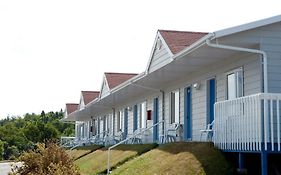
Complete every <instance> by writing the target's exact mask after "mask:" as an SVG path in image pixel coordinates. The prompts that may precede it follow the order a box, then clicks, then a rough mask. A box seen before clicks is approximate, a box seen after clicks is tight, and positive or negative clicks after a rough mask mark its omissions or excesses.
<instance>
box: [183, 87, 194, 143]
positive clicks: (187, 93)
mask: <svg viewBox="0 0 281 175" xmlns="http://www.w3.org/2000/svg"><path fill="white" fill-rule="evenodd" d="M183 130H184V140H186V141H187V140H192V86H191V85H190V86H187V87H186V88H184V129H183Z"/></svg>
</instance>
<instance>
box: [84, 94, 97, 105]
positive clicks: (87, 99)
mask: <svg viewBox="0 0 281 175" xmlns="http://www.w3.org/2000/svg"><path fill="white" fill-rule="evenodd" d="M81 93H82V96H83V99H84V104H85V105H86V104H88V103H90V102H91V101H93V100H94V99H96V98H98V96H99V94H100V92H99V91H81Z"/></svg>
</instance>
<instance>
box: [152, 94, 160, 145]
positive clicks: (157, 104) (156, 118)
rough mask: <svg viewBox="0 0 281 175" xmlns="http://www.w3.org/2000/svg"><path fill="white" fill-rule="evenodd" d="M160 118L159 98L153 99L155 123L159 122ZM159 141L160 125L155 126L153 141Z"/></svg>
mask: <svg viewBox="0 0 281 175" xmlns="http://www.w3.org/2000/svg"><path fill="white" fill-rule="evenodd" d="M158 118H159V102H158V98H154V99H153V124H156V123H158ZM157 141H158V125H157V126H154V127H153V142H157Z"/></svg>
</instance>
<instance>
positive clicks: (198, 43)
mask: <svg viewBox="0 0 281 175" xmlns="http://www.w3.org/2000/svg"><path fill="white" fill-rule="evenodd" d="M211 37H213V34H212V33H209V34H206V35H205V36H203V37H202V38H200V39H199V40H198V41H196V42H195V43H193V44H191V45H190V46H189V47H187V48H185V49H183V50H182V51H180V52H179V53H177V54H175V55H174V57H173V60H178V59H180V58H182V57H184V56H186V55H187V54H189V53H191V52H192V51H194V50H196V49H198V48H199V47H201V46H202V45H204V44H206V40H207V39H210V38H211Z"/></svg>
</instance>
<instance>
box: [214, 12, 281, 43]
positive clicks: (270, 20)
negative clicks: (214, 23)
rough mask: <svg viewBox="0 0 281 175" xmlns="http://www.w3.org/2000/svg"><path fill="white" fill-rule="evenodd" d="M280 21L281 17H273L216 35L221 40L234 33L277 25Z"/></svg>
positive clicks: (221, 31) (220, 31)
mask: <svg viewBox="0 0 281 175" xmlns="http://www.w3.org/2000/svg"><path fill="white" fill-rule="evenodd" d="M280 21H281V15H278V16H273V17H270V18H266V19H262V20H258V21H254V22H250V23H247V24H242V25H239V26H235V27H231V28H227V29H223V30H219V31H216V32H214V33H215V35H216V37H217V38H220V37H224V36H227V35H231V34H234V33H238V32H242V31H246V30H251V29H254V28H257V27H262V26H266V25H269V24H274V23H277V22H280Z"/></svg>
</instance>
